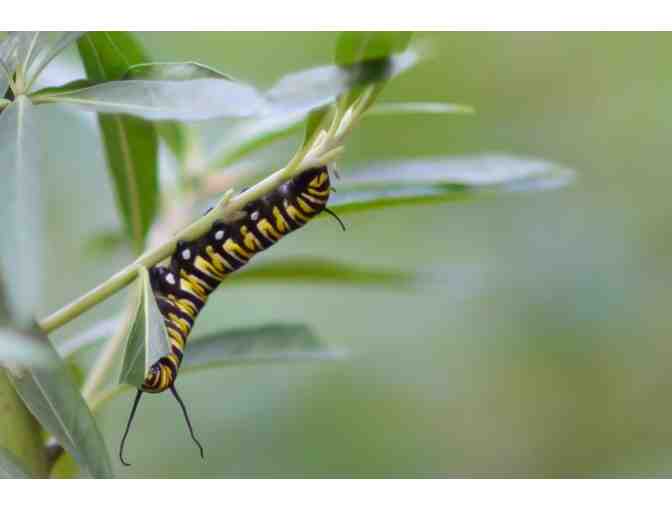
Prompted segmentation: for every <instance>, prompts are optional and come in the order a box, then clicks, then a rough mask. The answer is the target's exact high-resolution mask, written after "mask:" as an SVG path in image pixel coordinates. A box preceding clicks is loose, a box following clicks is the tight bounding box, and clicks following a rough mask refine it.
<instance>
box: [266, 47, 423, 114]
mask: <svg viewBox="0 0 672 510" xmlns="http://www.w3.org/2000/svg"><path fill="white" fill-rule="evenodd" d="M417 61H418V54H417V53H416V52H415V51H413V50H410V49H409V50H406V51H404V52H403V53H398V54H395V55H392V56H390V57H388V58H385V59H380V60H369V61H367V62H362V63H357V64H354V65H352V66H349V67H340V66H335V65H334V66H322V67H315V68H312V69H307V70H304V71H299V72H296V73H292V74H288V75H286V76H285V77H283V78H281V79H280V80H279V81H278V82H277V83H276V84H275V85H274V86H273V87H272V88H271V89H270V90H269V91H268V99H269V101H270V102H271V114H274V115H280V114H286V115H289V114H299V113H301V112H308V111H310V110H314V109H315V108H319V107H321V106H324V105H326V104H329V103H331V102H333V101H334V100H335V99H336V98H337V97H338V96H340V95H341V94H343V93H345V92H347V91H349V90H351V89H353V88H355V87H361V86H362V85H365V84H367V83H373V82H384V81H387V80H390V79H392V78H394V77H395V76H397V75H398V74H400V73H402V72H404V71H406V70H408V69H410V68H411V67H413V66H414V65H415V64H416V63H417Z"/></svg>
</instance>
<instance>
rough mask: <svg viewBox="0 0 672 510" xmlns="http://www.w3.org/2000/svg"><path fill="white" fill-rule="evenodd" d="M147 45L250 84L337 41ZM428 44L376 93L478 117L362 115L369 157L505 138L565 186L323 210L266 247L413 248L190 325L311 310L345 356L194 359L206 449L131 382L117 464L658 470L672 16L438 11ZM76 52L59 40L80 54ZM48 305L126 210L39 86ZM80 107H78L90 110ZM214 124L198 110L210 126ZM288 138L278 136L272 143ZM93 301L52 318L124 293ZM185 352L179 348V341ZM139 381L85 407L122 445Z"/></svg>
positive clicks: (201, 472) (168, 404) (246, 321)
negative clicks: (357, 271) (545, 25)
mask: <svg viewBox="0 0 672 510" xmlns="http://www.w3.org/2000/svg"><path fill="white" fill-rule="evenodd" d="M138 35H139V36H140V38H141V40H142V41H143V43H144V44H146V46H147V48H148V50H149V51H150V54H151V55H152V56H153V58H154V59H155V60H162V61H178V60H196V61H199V62H202V63H205V64H210V65H212V66H215V67H216V68H218V69H220V70H222V71H224V72H227V73H230V74H232V75H234V76H236V77H239V78H242V79H247V80H250V81H252V82H253V83H255V84H257V85H260V86H268V85H270V84H272V83H273V82H274V81H275V80H276V79H277V78H279V77H280V76H281V75H282V74H284V73H286V72H288V71H292V70H299V69H302V68H304V67H308V66H313V65H319V64H323V63H328V62H329V61H330V59H331V54H332V50H333V46H334V42H335V38H336V34H334V33H328V32H321V33H141V34H138ZM418 39H425V40H427V41H428V42H430V43H431V46H432V48H433V58H432V59H431V60H429V61H426V62H423V63H421V64H420V65H419V66H418V67H417V68H416V69H415V70H413V71H411V72H409V73H408V74H406V75H403V76H401V77H400V78H398V79H397V80H395V81H394V82H393V83H391V84H389V86H388V88H387V89H386V91H385V93H384V96H383V98H384V99H387V100H424V101H429V100H438V101H454V102H460V103H467V104H471V105H473V106H475V107H476V109H477V111H478V114H477V115H476V116H471V117H467V116H405V117H401V116H399V117H394V118H384V119H383V118H380V119H375V118H374V119H369V120H367V121H365V123H364V124H363V125H362V126H361V127H360V128H359V129H357V130H356V131H355V133H354V136H353V137H352V139H351V141H350V143H349V145H348V150H347V156H346V158H345V160H344V161H343V164H342V165H341V166H342V169H343V172H347V171H348V168H352V167H353V166H354V164H359V163H362V162H365V161H367V160H377V159H394V158H402V157H416V156H432V155H463V154H474V153H482V152H501V153H509V154H515V155H520V156H532V157H540V158H546V159H550V160H554V161H557V162H559V163H561V164H563V165H566V166H568V167H570V168H573V169H575V170H577V173H578V179H577V180H576V182H574V183H573V184H572V185H571V186H570V187H569V188H567V189H563V190H555V191H548V192H541V193H526V194H506V195H499V196H496V197H488V198H479V199H475V200H467V201H462V202H453V203H444V204H438V205H437V204H434V205H425V206H415V207H400V208H396V209H391V210H377V211H372V212H369V213H366V214H358V215H351V216H346V217H345V220H346V222H347V223H348V225H349V230H348V231H347V232H346V233H345V234H343V233H341V232H340V231H339V229H338V228H337V226H336V225H335V224H334V223H333V222H331V221H320V222H316V223H315V224H311V225H310V226H309V227H307V228H305V229H303V230H302V231H300V232H298V233H296V234H294V235H293V236H292V237H291V238H290V239H288V240H285V241H283V242H282V243H280V244H279V245H278V246H277V247H276V248H274V249H273V250H271V251H270V252H268V253H264V254H263V255H261V256H260V257H259V259H263V260H265V261H269V262H270V261H271V260H273V259H274V258H284V257H287V256H289V255H293V254H300V255H312V256H329V257H334V258H338V259H340V260H343V261H350V262H354V263H360V264H366V265H374V266H381V267H385V268H410V269H413V268H415V269H418V270H420V271H422V272H423V273H425V274H427V275H428V279H427V280H428V281H427V284H426V285H424V286H416V287H414V288H410V289H399V290H392V289H389V288H371V287H367V288H356V287H348V286H339V285H333V286H328V287H323V286H320V287H317V286H311V285H307V284H287V285H277V284H276V285H260V284H254V285H252V284H250V285H242V284H241V285H236V284H234V283H232V284H231V285H229V286H226V285H225V286H223V287H222V289H221V290H220V291H218V292H217V293H216V294H215V295H214V296H213V298H212V299H211V304H210V305H209V306H208V307H207V308H206V310H205V311H204V313H203V317H202V319H200V320H199V323H198V324H197V327H196V330H197V332H196V334H198V333H203V332H209V331H217V330H221V329H225V328H233V327H236V326H240V325H251V324H258V323H265V322H272V321H278V320H282V321H299V322H307V323H309V324H310V325H312V326H313V327H314V328H315V329H316V330H317V332H318V333H319V334H320V336H322V337H323V338H324V339H325V341H327V342H328V343H329V344H331V345H333V346H335V347H344V348H347V349H348V350H349V351H350V357H349V358H348V359H346V360H344V361H338V362H330V363H295V364H290V365H281V364H276V365H262V366H247V367H237V368H230V369H225V370H213V371H207V372H201V373H198V374H195V375H194V376H189V375H185V376H184V377H183V378H182V379H181V380H180V383H181V387H180V389H181V393H182V396H183V397H184V398H185V399H186V400H188V405H189V408H190V412H191V417H192V420H193V422H194V424H195V427H196V430H197V432H198V435H199V437H200V439H201V441H202V442H203V443H204V444H205V446H206V459H205V461H201V459H200V458H199V457H198V454H197V451H196V448H195V447H194V445H193V444H192V443H191V441H190V439H189V437H188V435H187V432H186V430H185V426H184V423H183V421H182V416H181V415H180V413H179V409H178V408H177V406H176V404H175V402H174V401H173V400H172V399H171V397H170V395H167V394H162V395H158V396H153V397H151V398H145V399H144V401H143V406H142V407H141V408H140V410H139V413H138V415H137V417H136V423H135V428H134V429H133V430H132V432H131V435H130V436H129V441H128V444H127V455H128V458H129V460H130V461H131V463H132V464H133V467H132V468H126V469H125V468H123V467H122V466H120V465H119V464H118V461H117V460H116V459H115V462H116V463H117V464H116V465H115V469H116V470H117V471H118V472H119V473H121V475H122V476H123V475H127V476H133V477H135V476H168V477H182V476H193V477H220V476H288V477H291V476H355V477H357V476H408V477H415V476H489V475H497V476H515V475H526V476H563V475H565V476H606V475H668V474H670V473H672V411H671V410H670V405H669V403H670V400H671V399H672V398H671V396H670V395H671V393H672V375H670V372H671V370H672V352H670V351H672V348H671V345H672V344H671V342H670V333H671V330H672V320H671V319H670V312H669V306H670V301H671V298H672V290H670V285H669V280H670V275H671V274H672V273H671V272H670V262H669V257H670V255H671V254H672V242H670V234H671V233H672V230H671V227H670V223H669V221H668V218H669V212H668V210H669V205H668V204H669V199H668V193H669V188H670V186H672V174H671V172H670V169H669V168H668V166H669V164H668V159H669V148H670V137H671V136H672V125H671V123H670V121H669V119H670V118H671V114H672V66H670V64H669V57H668V51H669V49H670V47H672V35H670V34H618V33H611V34H603V33H600V34H590V33H434V34H418V35H417V36H416V40H418ZM71 56H72V60H73V62H74V52H73V53H72V55H71ZM43 110H44V112H45V113H44V114H42V115H43V117H42V120H43V132H42V136H43V137H44V140H45V143H46V147H47V152H46V156H47V163H48V165H47V168H48V170H49V173H48V176H47V178H48V182H49V192H50V193H49V210H48V212H49V227H50V232H49V236H50V237H49V247H50V248H49V251H48V257H49V261H48V270H49V280H48V285H47V289H46V294H45V296H44V302H43V304H42V306H43V311H44V312H45V313H46V312H49V311H53V310H54V309H55V308H57V307H58V306H60V305H62V304H64V303H65V302H67V301H68V300H70V299H72V298H74V297H76V296H78V295H80V294H81V293H82V292H84V291H86V290H88V289H89V288H91V287H92V286H93V285H95V284H97V283H98V282H100V281H101V280H103V279H104V278H106V277H108V276H109V275H111V274H112V273H113V272H115V271H117V270H118V269H119V268H121V267H122V265H124V264H126V263H127V262H129V260H130V258H131V255H130V253H117V254H116V255H110V256H101V257H98V258H97V259H92V258H91V257H89V256H86V254H85V253H84V251H83V247H84V241H85V239H86V238H87V237H89V236H90V235H91V234H93V233H95V232H96V231H98V230H99V229H101V228H115V227H116V226H118V225H119V224H120V222H119V219H118V218H117V213H116V211H115V207H114V199H113V194H112V188H111V184H110V181H109V178H108V176H107V173H106V171H105V170H104V163H103V155H102V149H101V147H100V143H99V139H98V134H97V132H96V130H95V129H92V126H93V125H94V124H93V123H91V124H89V123H87V122H84V123H82V121H81V118H80V115H79V114H74V113H64V112H63V111H62V110H59V109H57V107H44V108H43ZM90 119H91V120H92V119H93V117H91V118H90ZM210 128H212V126H210ZM285 156H286V154H285V153H284V152H282V151H280V152H279V153H278V161H277V165H278V166H279V165H281V164H282V163H283V158H284V157H285ZM122 297H123V296H121V295H120V296H117V297H116V298H115V299H113V300H111V301H109V302H107V303H105V305H104V306H102V307H99V308H97V309H96V310H94V311H93V312H91V313H89V314H87V315H86V316H85V317H83V318H81V319H79V320H78V321H76V323H75V324H74V325H72V326H69V327H68V328H65V329H64V330H63V331H59V334H58V335H57V336H56V337H57V338H66V337H68V335H70V334H72V333H73V332H75V331H77V330H79V329H81V328H82V327H84V326H85V325H86V324H87V323H90V322H92V321H94V320H96V319H97V318H103V317H107V316H109V314H110V313H112V312H115V311H117V310H118V309H119V306H120V303H121V302H122ZM187 356H188V351H187ZM130 404H131V396H130V394H126V395H124V396H123V397H121V398H118V399H116V400H114V401H113V402H111V403H110V404H109V405H107V406H106V407H104V408H103V410H102V411H101V413H100V419H101V424H102V425H101V426H102V430H103V434H104V436H105V439H106V442H107V444H108V447H109V449H110V451H111V452H116V451H117V447H118V442H119V439H120V437H121V434H122V432H123V427H124V425H125V420H126V418H127V414H128V411H129V408H130Z"/></svg>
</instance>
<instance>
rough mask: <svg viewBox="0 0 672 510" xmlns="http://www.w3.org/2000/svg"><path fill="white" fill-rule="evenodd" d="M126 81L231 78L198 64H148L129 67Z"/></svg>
mask: <svg viewBox="0 0 672 510" xmlns="http://www.w3.org/2000/svg"><path fill="white" fill-rule="evenodd" d="M124 79H126V80H155V81H162V80H163V81H189V80H201V79H215V80H222V79H223V80H229V81H234V80H233V78H232V77H231V76H229V75H228V74H224V73H221V72H219V71H218V70H217V69H214V68H212V67H209V66H206V65H204V64H199V63H198V62H148V63H144V64H136V65H133V66H131V67H130V68H129V69H128V71H127V72H126V75H125V76H124Z"/></svg>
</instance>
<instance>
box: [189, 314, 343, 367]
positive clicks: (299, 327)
mask: <svg viewBox="0 0 672 510" xmlns="http://www.w3.org/2000/svg"><path fill="white" fill-rule="evenodd" d="M344 354H345V353H344V352H343V351H338V350H333V349H329V348H328V347H327V346H326V345H325V344H323V343H322V342H321V341H320V340H319V338H318V337H317V336H316V335H315V333H314V332H313V331H312V330H311V329H310V328H309V327H308V326H305V325H303V324H269V325H265V326H255V327H251V328H241V329H236V330H230V331H224V332H222V333H216V334H213V335H208V336H205V337H202V338H199V339H195V340H193V341H192V342H190V344H189V350H188V354H187V355H185V357H184V362H183V363H182V370H183V371H193V370H202V369H206V368H213V367H218V366H227V365H239V364H248V363H262V362H282V361H285V362H288V361H309V360H318V361H328V360H334V359H342V358H343V357H344Z"/></svg>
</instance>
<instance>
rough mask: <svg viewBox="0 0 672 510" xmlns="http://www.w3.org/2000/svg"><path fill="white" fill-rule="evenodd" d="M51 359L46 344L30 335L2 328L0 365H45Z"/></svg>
mask: <svg viewBox="0 0 672 510" xmlns="http://www.w3.org/2000/svg"><path fill="white" fill-rule="evenodd" d="M49 359H50V354H49V349H48V348H47V347H45V346H44V343H43V342H41V341H39V340H37V339H35V338H34V337H32V336H30V335H26V334H23V333H20V332H18V331H16V330H13V329H9V328H0V364H3V365H12V364H19V365H30V366H35V365H45V364H46V363H47V362H48V361H49Z"/></svg>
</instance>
